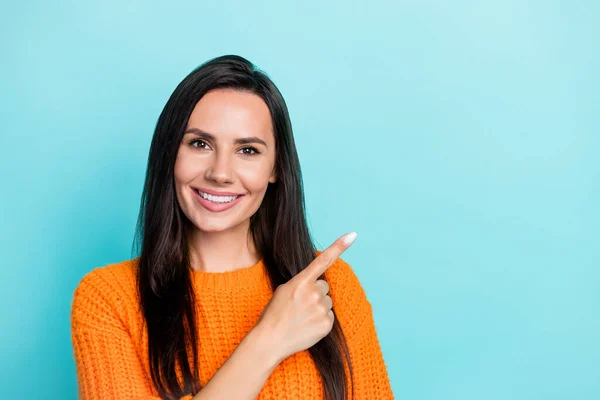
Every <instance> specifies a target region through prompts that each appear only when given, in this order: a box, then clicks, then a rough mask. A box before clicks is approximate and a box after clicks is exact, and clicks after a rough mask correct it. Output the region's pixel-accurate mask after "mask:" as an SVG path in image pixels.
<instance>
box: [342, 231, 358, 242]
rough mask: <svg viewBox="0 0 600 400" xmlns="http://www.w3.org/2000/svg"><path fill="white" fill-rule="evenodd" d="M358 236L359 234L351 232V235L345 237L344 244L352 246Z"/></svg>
mask: <svg viewBox="0 0 600 400" xmlns="http://www.w3.org/2000/svg"><path fill="white" fill-rule="evenodd" d="M356 235H357V233H356V232H351V233H349V234H347V235H346V236H345V237H344V244H345V245H350V244H352V242H354V239H356Z"/></svg>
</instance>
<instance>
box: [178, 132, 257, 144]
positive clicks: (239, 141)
mask: <svg viewBox="0 0 600 400" xmlns="http://www.w3.org/2000/svg"><path fill="white" fill-rule="evenodd" d="M186 133H192V134H194V135H197V136H199V137H201V138H204V139H208V140H212V141H213V142H214V141H216V137H215V136H214V135H213V134H211V133H208V132H204V131H203V130H201V129H198V128H189V129H187V130H186V131H185V132H184V134H186ZM233 143H235V144H250V143H259V144H262V145H263V146H265V147H268V146H267V144H266V143H265V141H264V140H262V139H260V138H257V137H256V136H248V137H242V138H237V139H235V140H234V141H233Z"/></svg>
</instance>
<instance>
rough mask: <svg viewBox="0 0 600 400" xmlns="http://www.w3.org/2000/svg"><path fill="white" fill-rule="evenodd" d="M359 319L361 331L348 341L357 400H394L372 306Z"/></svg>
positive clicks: (367, 306) (366, 308)
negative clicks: (361, 323)
mask: <svg viewBox="0 0 600 400" xmlns="http://www.w3.org/2000/svg"><path fill="white" fill-rule="evenodd" d="M362 318H363V321H364V322H363V325H362V326H361V328H360V330H359V331H358V332H357V333H356V334H355V335H354V336H353V337H351V338H350V340H349V341H348V350H349V352H350V359H351V360H352V368H353V372H354V391H355V395H356V399H357V400H361V399H378V400H394V394H393V393H392V388H391V385H390V380H389V376H388V371H387V366H386V364H385V361H384V359H383V354H382V352H381V347H380V344H379V338H378V337H377V331H376V329H375V323H374V320H373V314H372V309H371V304H370V303H368V302H367V305H366V307H365V309H364V314H363V315H362Z"/></svg>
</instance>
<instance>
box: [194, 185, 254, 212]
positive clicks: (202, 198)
mask: <svg viewBox="0 0 600 400" xmlns="http://www.w3.org/2000/svg"><path fill="white" fill-rule="evenodd" d="M192 191H193V192H194V196H195V197H196V199H198V201H199V202H200V204H201V205H202V206H203V207H204V208H206V209H207V210H208V211H211V212H221V211H225V210H229V209H230V208H232V207H234V206H235V205H236V204H238V203H239V202H240V200H241V199H242V197H244V195H243V194H241V195H237V196H213V195H211V194H208V193H203V192H201V191H199V190H198V189H195V188H192Z"/></svg>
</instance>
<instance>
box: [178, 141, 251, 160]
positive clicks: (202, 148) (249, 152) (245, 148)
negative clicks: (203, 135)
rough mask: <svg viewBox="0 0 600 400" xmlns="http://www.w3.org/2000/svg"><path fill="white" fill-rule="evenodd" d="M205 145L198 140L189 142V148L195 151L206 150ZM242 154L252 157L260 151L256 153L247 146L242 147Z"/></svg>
mask: <svg viewBox="0 0 600 400" xmlns="http://www.w3.org/2000/svg"><path fill="white" fill-rule="evenodd" d="M196 143H201V144H203V145H204V146H202V147H199V146H195V144H196ZM206 145H207V144H206V142H205V141H204V140H200V139H194V140H192V141H191V142H190V146H192V147H194V148H196V149H201V150H204V149H205V148H206ZM244 150H248V151H247V152H244ZM242 154H244V155H245V156H253V155H256V154H260V151H258V150H257V149H256V148H254V147H251V146H249V147H244V148H243V149H242Z"/></svg>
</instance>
